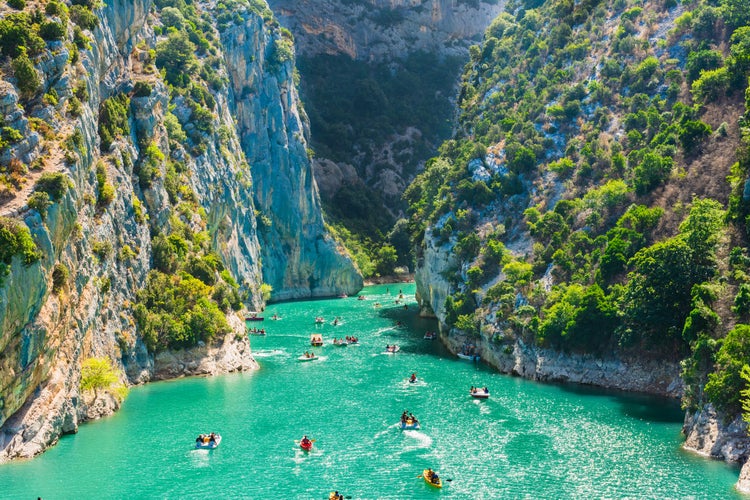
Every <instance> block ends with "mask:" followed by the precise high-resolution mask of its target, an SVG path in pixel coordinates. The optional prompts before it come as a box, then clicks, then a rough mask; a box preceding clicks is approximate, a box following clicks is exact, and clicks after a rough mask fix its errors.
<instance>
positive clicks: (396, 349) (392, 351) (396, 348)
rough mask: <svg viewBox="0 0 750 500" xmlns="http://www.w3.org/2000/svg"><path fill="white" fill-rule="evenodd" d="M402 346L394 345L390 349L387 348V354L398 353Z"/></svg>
mask: <svg viewBox="0 0 750 500" xmlns="http://www.w3.org/2000/svg"><path fill="white" fill-rule="evenodd" d="M400 350H401V348H400V347H399V346H397V345H394V346H392V347H391V348H390V349H386V350H385V354H396V353H397V352H398V351H400Z"/></svg>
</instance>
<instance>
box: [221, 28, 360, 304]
mask: <svg viewBox="0 0 750 500" xmlns="http://www.w3.org/2000/svg"><path fill="white" fill-rule="evenodd" d="M254 28H255V31H254V32H253V33H248V32H247V30H246V28H245V27H242V26H240V27H232V28H229V29H227V30H225V31H224V32H223V34H222V44H223V45H224V47H225V50H226V53H227V59H226V63H227V69H228V72H229V81H230V82H231V85H232V91H233V95H234V96H235V100H234V102H233V110H234V114H235V117H236V120H237V127H238V133H239V135H240V141H241V142H242V147H243V150H244V151H245V154H246V157H247V160H248V162H249V163H250V165H251V166H252V167H251V168H252V172H253V179H254V185H253V189H254V192H255V201H256V206H257V208H258V210H260V212H261V218H260V220H261V221H262V224H261V230H260V232H259V238H260V240H261V251H262V261H263V277H264V280H265V282H266V283H268V284H269V285H271V286H272V287H273V293H272V298H273V299H274V300H285V299H295V298H300V297H322V296H331V295H335V294H338V293H342V292H343V293H347V294H350V293H355V292H356V291H357V290H359V289H360V288H362V278H361V276H359V275H358V274H357V273H355V272H353V271H352V263H351V260H349V258H348V257H346V256H345V255H344V254H343V252H344V251H345V250H343V249H341V248H337V245H336V243H335V241H334V240H333V239H332V238H331V237H330V236H329V235H328V234H327V232H326V230H325V228H324V227H323V218H322V215H321V211H320V200H319V197H318V192H317V187H316V185H315V180H314V178H313V173H312V167H311V164H310V159H309V158H308V153H307V147H306V142H305V135H306V131H305V128H304V125H303V122H302V120H301V119H300V115H299V112H298V107H297V103H298V97H297V90H296V88H295V86H294V83H293V77H292V68H293V66H292V65H291V64H290V62H291V61H292V52H291V40H289V39H288V38H284V37H283V36H284V35H282V38H278V37H274V36H272V34H271V33H268V32H265V31H264V30H263V29H262V28H263V19H262V18H256V19H255V26H254ZM248 54H251V55H252V57H250V58H248ZM269 152H270V154H269Z"/></svg>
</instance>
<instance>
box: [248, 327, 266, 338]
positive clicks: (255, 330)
mask: <svg viewBox="0 0 750 500" xmlns="http://www.w3.org/2000/svg"><path fill="white" fill-rule="evenodd" d="M247 333H248V334H249V335H260V336H263V335H265V334H266V329H265V328H251V329H249V330H248V331H247Z"/></svg>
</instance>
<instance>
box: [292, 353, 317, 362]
mask: <svg viewBox="0 0 750 500" xmlns="http://www.w3.org/2000/svg"><path fill="white" fill-rule="evenodd" d="M316 359H318V357H317V356H315V355H314V354H313V355H312V356H305V355H304V354H303V355H302V356H300V357H299V358H297V361H315V360H316Z"/></svg>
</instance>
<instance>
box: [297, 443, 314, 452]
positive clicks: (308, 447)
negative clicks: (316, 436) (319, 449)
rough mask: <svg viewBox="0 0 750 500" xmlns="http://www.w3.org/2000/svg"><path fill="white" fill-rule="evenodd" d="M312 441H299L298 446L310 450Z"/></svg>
mask: <svg viewBox="0 0 750 500" xmlns="http://www.w3.org/2000/svg"><path fill="white" fill-rule="evenodd" d="M312 446H313V444H312V441H308V442H307V443H303V442H302V441H300V442H299V447H300V448H302V449H303V450H305V451H310V450H312Z"/></svg>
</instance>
